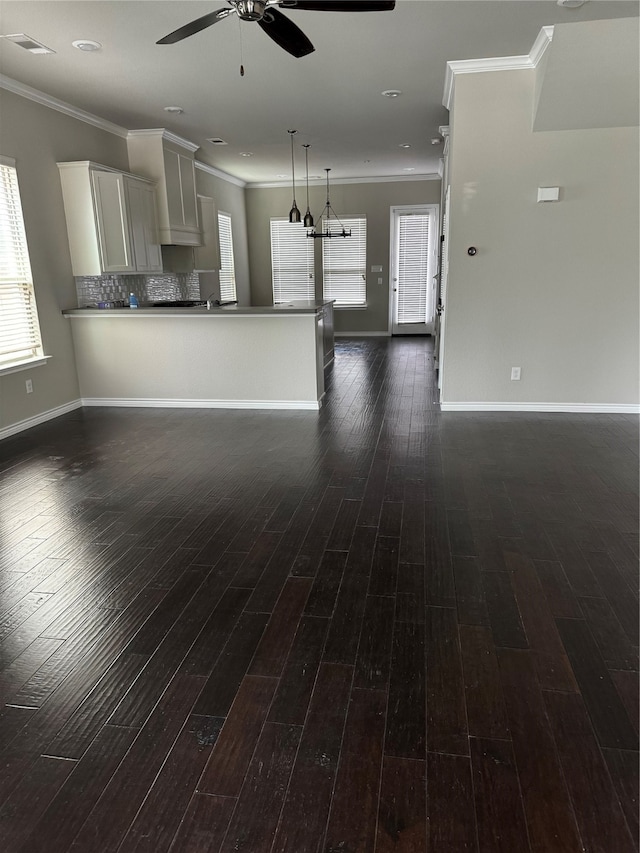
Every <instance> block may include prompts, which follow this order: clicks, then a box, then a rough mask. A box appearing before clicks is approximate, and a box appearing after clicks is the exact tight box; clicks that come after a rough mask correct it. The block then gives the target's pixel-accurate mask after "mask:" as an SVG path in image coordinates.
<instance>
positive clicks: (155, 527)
mask: <svg viewBox="0 0 640 853" xmlns="http://www.w3.org/2000/svg"><path fill="white" fill-rule="evenodd" d="M435 399H436V388H435V376H434V371H433V351H432V343H431V340H430V339H424V338H404V339H402V338H398V339H382V338H381V339H373V338H368V339H355V338H354V339H341V340H339V341H338V343H337V347H336V361H335V364H334V365H333V367H332V368H331V370H330V373H329V376H328V393H327V398H326V405H325V406H324V407H323V409H322V410H321V411H320V413H309V412H286V411H279V412H252V411H242V412H234V411H219V410H218V411H216V410H208V411H207V410H200V411H198V410H184V411H177V410H142V409H139V410H134V409H119V410H118V409H87V410H83V411H78V412H74V413H71V414H69V415H66V416H64V417H61V418H59V419H57V420H55V421H51V422H49V423H48V424H44V425H41V426H39V427H36V428H34V429H32V430H30V431H28V432H25V433H23V434H21V435H18V436H16V437H14V438H12V439H8V440H6V441H4V442H3V443H2V444H1V445H0V460H1V464H0V472H1V474H2V481H1V484H0V531H1V535H2V562H1V564H0V663H1V665H2V672H1V674H0V702H1V703H2V704H1V708H0V768H1V770H0V839H1V840H0V848H1V849H2V851H3V853H133V851H136V853H143V851H145V853H232V851H244V853H426V851H429V853H462V851H472V853H579V851H589V853H633V851H637V850H638V821H637V813H638V611H637V606H638V535H637V533H638V531H637V525H638V424H637V418H634V417H631V416H625V415H574V414H571V415H569V414H566V415H563V414H509V413H505V414H488V413H483V414H475V413H456V414H453V413H447V414H442V413H440V411H439V407H438V406H437V405H436V404H435V403H434V400H435Z"/></svg>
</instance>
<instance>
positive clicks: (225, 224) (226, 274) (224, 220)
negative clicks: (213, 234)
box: [218, 212, 236, 302]
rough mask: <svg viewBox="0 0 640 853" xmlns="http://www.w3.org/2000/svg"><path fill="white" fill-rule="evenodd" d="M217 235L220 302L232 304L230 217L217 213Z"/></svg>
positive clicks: (233, 283) (232, 266)
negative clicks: (218, 244)
mask: <svg viewBox="0 0 640 853" xmlns="http://www.w3.org/2000/svg"><path fill="white" fill-rule="evenodd" d="M218 235H219V240H220V301H221V302H234V301H235V299H236V268H235V264H234V261H233V234H232V231H231V217H230V216H229V214H228V213H221V212H218Z"/></svg>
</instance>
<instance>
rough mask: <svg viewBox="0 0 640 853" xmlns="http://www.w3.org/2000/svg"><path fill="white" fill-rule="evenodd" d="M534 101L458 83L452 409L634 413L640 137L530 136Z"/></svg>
mask: <svg viewBox="0 0 640 853" xmlns="http://www.w3.org/2000/svg"><path fill="white" fill-rule="evenodd" d="M534 95H535V71H534V70H516V71H500V72H487V73H477V74H465V75H459V77H458V78H457V79H456V88H455V101H454V105H453V109H452V113H451V149H450V150H451V159H450V164H449V165H450V183H451V218H450V255H449V281H448V300H447V305H446V336H445V351H444V368H443V384H442V400H443V404H445V408H446V406H450V407H451V408H456V407H465V406H468V405H473V404H474V403H477V404H481V405H482V406H486V407H488V408H491V407H492V406H497V405H499V404H508V405H513V406H514V407H518V406H520V407H522V408H525V409H526V408H527V407H531V406H530V405H529V404H537V405H543V404H551V405H552V406H557V407H560V408H562V407H565V406H566V407H570V406H585V407H587V408H591V409H593V410H596V411H597V410H598V408H599V407H605V408H606V407H608V406H619V407H623V408H624V407H625V406H630V407H631V406H637V404H638V400H639V397H638V381H639V377H638V278H639V269H638V233H639V222H638V129H637V128H630V127H625V128H600V129H592V130H564V131H549V132H541V133H533V132H532V130H531V125H532V117H533V108H534ZM539 186H560V187H561V191H560V192H561V195H560V201H559V202H558V203H547V204H539V203H536V195H537V188H538V187H539ZM469 246H476V247H477V249H478V253H477V255H476V256H475V257H470V256H469V255H468V254H467V248H468V247H469ZM512 366H518V367H521V368H522V379H521V381H520V382H512V381H510V372H511V367H512Z"/></svg>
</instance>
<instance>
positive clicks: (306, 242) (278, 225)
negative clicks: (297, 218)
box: [271, 219, 315, 305]
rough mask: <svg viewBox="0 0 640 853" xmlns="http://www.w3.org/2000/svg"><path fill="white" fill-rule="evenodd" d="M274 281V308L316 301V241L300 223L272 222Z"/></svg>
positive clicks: (272, 272)
mask: <svg viewBox="0 0 640 853" xmlns="http://www.w3.org/2000/svg"><path fill="white" fill-rule="evenodd" d="M271 278H272V282H273V304H274V305H277V304H278V303H279V302H291V300H295V299H315V284H314V281H313V240H311V239H309V238H308V237H307V229H306V228H305V227H304V226H302V225H300V224H299V223H291V222H289V220H288V219H272V220H271Z"/></svg>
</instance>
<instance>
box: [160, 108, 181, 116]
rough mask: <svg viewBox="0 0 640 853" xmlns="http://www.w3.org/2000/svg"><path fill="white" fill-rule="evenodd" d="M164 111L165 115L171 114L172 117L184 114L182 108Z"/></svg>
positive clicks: (165, 109)
mask: <svg viewBox="0 0 640 853" xmlns="http://www.w3.org/2000/svg"><path fill="white" fill-rule="evenodd" d="M162 109H163V110H164V111H165V113H171V114H172V115H176V116H179V115H180V114H181V113H183V112H184V110H183V109H182V107H163V108H162Z"/></svg>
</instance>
